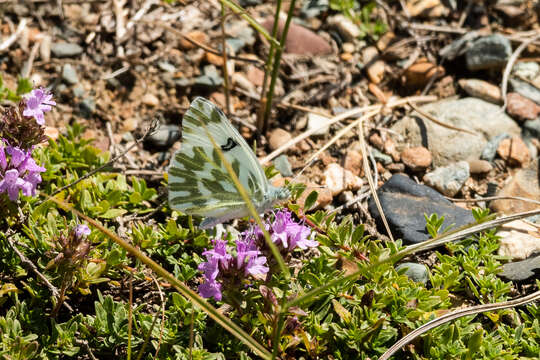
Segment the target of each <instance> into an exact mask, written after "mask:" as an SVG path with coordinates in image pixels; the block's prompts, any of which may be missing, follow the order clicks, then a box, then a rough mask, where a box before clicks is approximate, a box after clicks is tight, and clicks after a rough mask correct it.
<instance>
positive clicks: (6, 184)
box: [0, 139, 45, 201]
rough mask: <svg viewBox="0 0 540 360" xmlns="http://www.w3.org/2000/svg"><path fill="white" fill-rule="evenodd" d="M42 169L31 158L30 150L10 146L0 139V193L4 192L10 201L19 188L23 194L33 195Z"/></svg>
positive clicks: (43, 169) (15, 195) (16, 195)
mask: <svg viewBox="0 0 540 360" xmlns="http://www.w3.org/2000/svg"><path fill="white" fill-rule="evenodd" d="M6 153H7V156H6ZM44 171H45V168H44V167H41V166H39V165H37V164H36V161H35V160H34V159H33V158H32V150H22V149H20V148H19V147H17V146H10V145H9V144H7V142H6V141H5V140H3V139H0V194H2V193H4V192H6V193H7V194H8V196H9V199H10V200H11V201H15V200H17V198H18V197H19V190H22V193H23V195H26V196H34V195H35V194H36V187H37V184H39V183H40V182H41V175H40V173H42V172H44Z"/></svg>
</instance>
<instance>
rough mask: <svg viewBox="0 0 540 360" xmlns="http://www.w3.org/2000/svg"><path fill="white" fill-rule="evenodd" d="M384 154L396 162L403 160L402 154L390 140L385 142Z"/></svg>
mask: <svg viewBox="0 0 540 360" xmlns="http://www.w3.org/2000/svg"><path fill="white" fill-rule="evenodd" d="M384 152H385V153H387V154H388V155H390V156H391V157H392V159H393V160H394V161H396V162H397V161H400V160H401V154H400V153H399V151H398V150H397V147H396V143H394V141H393V140H392V139H390V138H388V139H386V140H385V141H384Z"/></svg>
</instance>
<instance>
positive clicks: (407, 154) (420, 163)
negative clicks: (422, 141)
mask: <svg viewBox="0 0 540 360" xmlns="http://www.w3.org/2000/svg"><path fill="white" fill-rule="evenodd" d="M432 160H433V159H432V157H431V152H430V151H429V150H428V149H426V148H425V147H423V146H417V147H412V148H408V149H405V150H403V151H402V152H401V161H402V162H403V164H405V166H406V167H408V168H409V169H411V171H415V172H416V171H424V170H426V169H427V168H428V167H429V166H430V165H431V162H432Z"/></svg>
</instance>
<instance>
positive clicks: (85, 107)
mask: <svg viewBox="0 0 540 360" xmlns="http://www.w3.org/2000/svg"><path fill="white" fill-rule="evenodd" d="M95 110H96V102H95V101H94V99H92V98H84V99H82V101H81V102H80V103H79V111H80V112H81V115H82V116H83V117H85V118H87V119H88V118H90V116H92V114H93V113H94V111H95Z"/></svg>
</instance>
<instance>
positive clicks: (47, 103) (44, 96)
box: [23, 88, 56, 125]
mask: <svg viewBox="0 0 540 360" xmlns="http://www.w3.org/2000/svg"><path fill="white" fill-rule="evenodd" d="M25 98H26V107H25V109H24V111H23V115H24V116H26V117H33V118H35V119H36V122H37V123H38V124H39V125H43V124H45V117H44V115H43V113H45V112H47V111H50V110H51V109H52V106H54V105H56V102H54V101H53V100H52V94H51V93H50V92H49V91H48V90H45V89H44V88H39V89H34V90H32V91H31V92H30V94H28V95H26V97H25Z"/></svg>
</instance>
